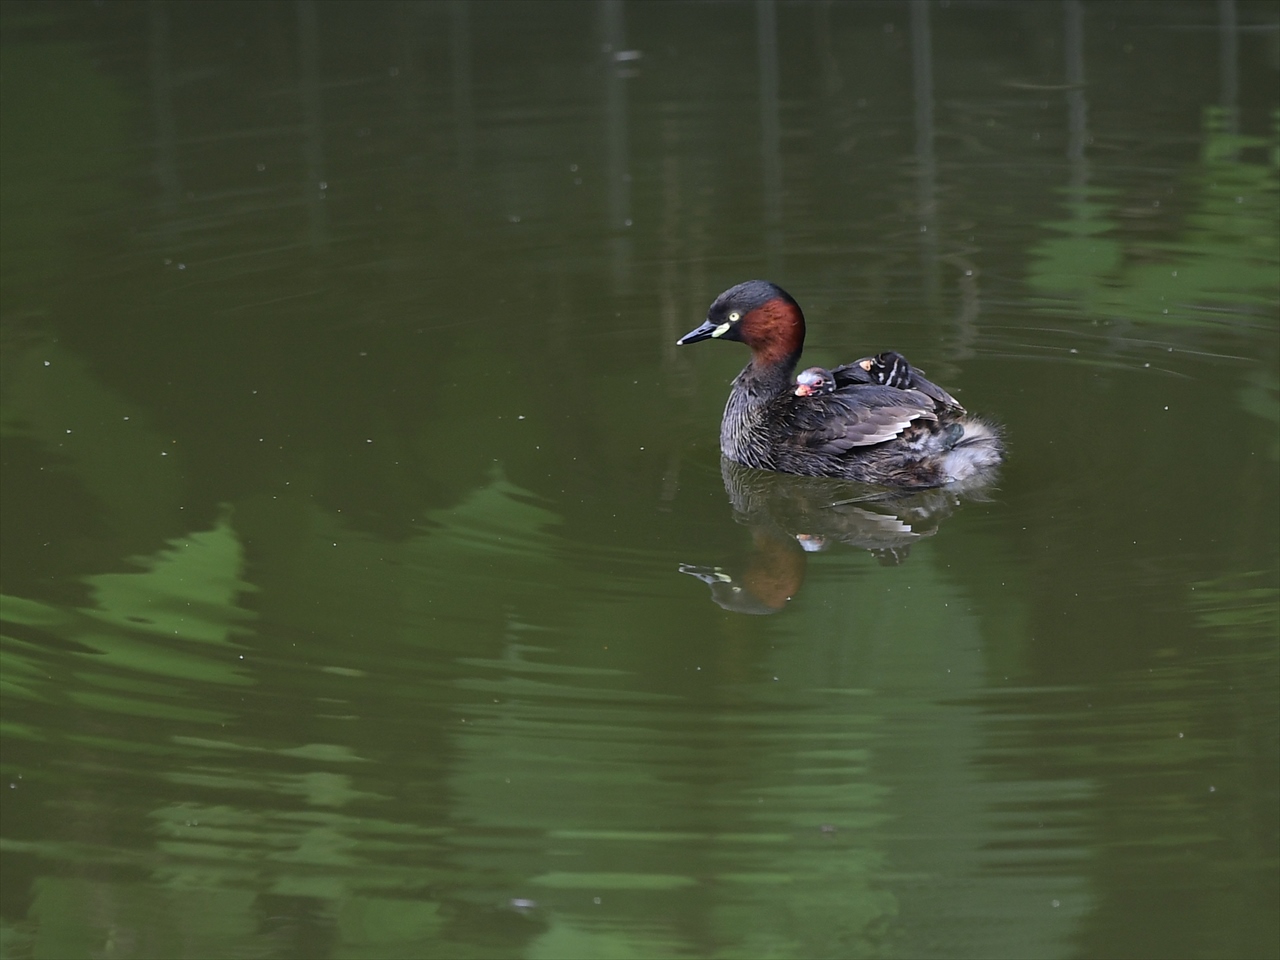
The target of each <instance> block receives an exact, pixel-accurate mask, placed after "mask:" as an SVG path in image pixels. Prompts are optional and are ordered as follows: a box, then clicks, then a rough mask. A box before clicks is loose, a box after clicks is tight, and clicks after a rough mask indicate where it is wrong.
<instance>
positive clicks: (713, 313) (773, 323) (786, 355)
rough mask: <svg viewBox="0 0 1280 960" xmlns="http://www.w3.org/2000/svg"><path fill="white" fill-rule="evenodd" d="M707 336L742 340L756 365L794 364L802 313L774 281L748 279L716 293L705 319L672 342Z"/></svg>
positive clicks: (801, 341) (801, 343) (800, 344)
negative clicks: (749, 350)
mask: <svg viewBox="0 0 1280 960" xmlns="http://www.w3.org/2000/svg"><path fill="white" fill-rule="evenodd" d="M711 339H718V340H737V341H738V342H740V343H745V344H746V345H747V346H749V347H750V348H751V356H752V361H753V362H754V363H755V364H756V365H757V366H766V365H774V364H780V363H781V364H787V363H791V364H794V363H795V360H796V358H797V357H799V356H800V351H801V350H802V349H803V348H804V314H803V313H801V312H800V305H799V304H798V303H796V301H795V299H794V298H793V297H792V296H791V294H789V293H787V291H785V290H783V289H782V288H781V287H779V286H778V285H777V284H773V283H769V282H768V281H767V280H748V281H747V282H746V283H740V284H738V285H737V286H736V287H730V288H729V289H728V290H726V291H725V292H724V293H722V294H720V296H718V297H716V299H715V302H714V303H712V304H711V308H710V309H709V310H708V311H707V319H706V320H704V321H703V322H702V324H701V325H700V326H699V327H697V328H696V329H694V330H690V331H689V332H688V333H686V334H685V335H684V336H683V337H681V338H680V339H679V340H677V341H676V343H677V344H686V343H697V342H698V341H699V340H711Z"/></svg>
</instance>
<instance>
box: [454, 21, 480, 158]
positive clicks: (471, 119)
mask: <svg viewBox="0 0 1280 960" xmlns="http://www.w3.org/2000/svg"><path fill="white" fill-rule="evenodd" d="M449 13H450V27H451V30H450V36H449V45H450V52H451V55H452V60H453V130H454V138H455V142H456V145H457V152H458V157H457V161H458V172H459V173H461V174H462V176H463V179H464V182H465V181H469V180H470V177H471V169H472V165H473V163H474V162H475V160H474V158H475V136H476V121H475V112H474V110H473V107H472V102H471V19H470V17H471V11H470V9H469V8H468V6H467V0H453V3H452V5H451V6H450V10H449Z"/></svg>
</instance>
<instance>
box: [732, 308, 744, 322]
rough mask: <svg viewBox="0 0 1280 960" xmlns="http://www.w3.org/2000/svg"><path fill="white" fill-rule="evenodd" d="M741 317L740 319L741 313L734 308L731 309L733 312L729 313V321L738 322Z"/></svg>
mask: <svg viewBox="0 0 1280 960" xmlns="http://www.w3.org/2000/svg"><path fill="white" fill-rule="evenodd" d="M741 319H742V314H740V313H739V312H738V311H737V310H735V311H733V313H731V314H729V322H730V323H737V322H738V321H739V320H741Z"/></svg>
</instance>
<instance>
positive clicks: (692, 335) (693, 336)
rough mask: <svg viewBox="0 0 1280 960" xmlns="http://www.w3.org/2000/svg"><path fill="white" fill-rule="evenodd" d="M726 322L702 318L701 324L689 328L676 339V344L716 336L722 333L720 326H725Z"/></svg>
mask: <svg viewBox="0 0 1280 960" xmlns="http://www.w3.org/2000/svg"><path fill="white" fill-rule="evenodd" d="M728 326H729V325H728V324H727V323H720V324H717V323H712V322H711V321H710V320H703V321H702V325H701V326H699V327H697V328H696V329H694V330H690V331H689V332H688V333H686V334H685V335H684V336H683V337H681V338H680V339H679V340H677V341H676V346H677V347H680V346H684V345H685V344H686V343H697V342H698V341H699V340H710V339H711V338H712V337H718V336H720V334H722V333H724V330H722V329H721V327H725V328H727V327H728Z"/></svg>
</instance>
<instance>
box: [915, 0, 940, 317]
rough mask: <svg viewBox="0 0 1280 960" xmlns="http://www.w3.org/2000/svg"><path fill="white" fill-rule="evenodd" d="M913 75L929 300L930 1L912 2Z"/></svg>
mask: <svg viewBox="0 0 1280 960" xmlns="http://www.w3.org/2000/svg"><path fill="white" fill-rule="evenodd" d="M911 73H912V79H913V81H914V86H915V96H916V177H917V181H916V208H917V215H918V217H919V219H920V262H921V267H922V272H923V274H924V284H925V291H926V293H927V294H928V297H929V300H930V301H933V300H935V299H936V298H937V295H938V240H937V213H938V210H937V206H938V204H937V178H938V165H937V160H936V159H935V157H934V155H933V40H932V37H931V36H930V33H929V3H928V0H911Z"/></svg>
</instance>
